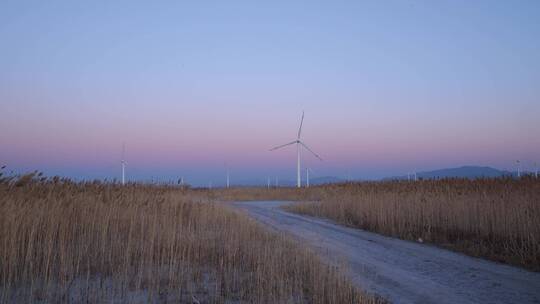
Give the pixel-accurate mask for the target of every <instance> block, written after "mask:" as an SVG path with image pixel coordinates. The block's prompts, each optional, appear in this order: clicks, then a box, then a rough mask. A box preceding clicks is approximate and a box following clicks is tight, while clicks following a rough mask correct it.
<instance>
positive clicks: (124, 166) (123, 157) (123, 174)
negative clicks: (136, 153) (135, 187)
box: [121, 143, 126, 185]
mask: <svg viewBox="0 0 540 304" xmlns="http://www.w3.org/2000/svg"><path fill="white" fill-rule="evenodd" d="M125 154H126V144H125V143H123V144H122V161H121V163H122V185H125V184H126V160H125V157H126V155H125Z"/></svg>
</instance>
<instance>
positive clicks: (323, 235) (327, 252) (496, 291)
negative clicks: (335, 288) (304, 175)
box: [234, 201, 540, 303]
mask: <svg viewBox="0 0 540 304" xmlns="http://www.w3.org/2000/svg"><path fill="white" fill-rule="evenodd" d="M283 204H288V202H273V201H264V202H263V201H259V202H238V203H235V204H234V205H235V206H236V207H237V208H240V209H242V210H245V211H247V213H248V214H249V215H250V216H252V217H253V218H255V219H256V220H258V221H260V222H262V223H263V224H266V225H268V226H269V227H271V228H273V229H276V230H278V231H284V232H287V233H290V234H292V235H293V236H295V237H297V239H299V240H301V241H303V242H307V243H308V244H310V245H311V246H313V247H315V248H316V249H318V251H319V252H320V253H321V255H323V256H326V258H331V259H333V260H335V259H336V257H340V258H342V259H343V260H344V261H346V262H347V264H348V266H349V272H350V276H351V278H352V279H353V280H354V282H355V283H356V284H358V285H359V286H360V287H361V288H362V289H364V290H366V291H368V292H371V293H376V294H378V295H381V296H383V297H384V298H386V299H388V300H390V301H391V302H393V303H540V273H533V272H529V271H526V270H523V269H519V268H515V267H511V266H507V265H503V264H498V263H494V262H490V261H486V260H482V259H477V258H472V257H468V256H465V255H462V254H459V253H454V252H451V251H448V250H444V249H440V248H436V247H434V246H430V245H424V244H420V243H415V242H409V241H403V240H398V239H395V238H390V237H385V236H381V235H379V234H376V233H371V232H367V231H364V230H359V229H353V228H347V227H344V226H340V225H337V224H334V223H333V222H331V221H329V220H324V219H318V218H312V217H307V216H300V215H297V214H293V213H289V212H286V211H284V210H282V209H281V208H279V207H280V206H281V205H283Z"/></svg>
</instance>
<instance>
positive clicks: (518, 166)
mask: <svg viewBox="0 0 540 304" xmlns="http://www.w3.org/2000/svg"><path fill="white" fill-rule="evenodd" d="M516 164H517V177H518V178H520V177H521V163H520V162H519V159H518V160H516Z"/></svg>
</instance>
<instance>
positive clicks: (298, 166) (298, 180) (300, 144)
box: [270, 112, 322, 188]
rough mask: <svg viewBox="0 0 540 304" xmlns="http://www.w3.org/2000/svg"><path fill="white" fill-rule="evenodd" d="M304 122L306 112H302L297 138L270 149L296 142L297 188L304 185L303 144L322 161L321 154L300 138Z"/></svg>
mask: <svg viewBox="0 0 540 304" xmlns="http://www.w3.org/2000/svg"><path fill="white" fill-rule="evenodd" d="M303 123H304V112H302V119H301V120H300V128H298V136H297V137H296V140H293V141H291V142H290V143H286V144H284V145H281V146H277V147H275V148H272V149H270V151H274V150H277V149H281V148H283V147H286V146H289V145H293V144H296V156H297V160H296V187H297V188H300V187H301V186H302V177H301V174H300V150H301V147H302V146H303V147H304V148H305V149H306V150H308V151H309V152H311V153H312V154H313V155H315V157H317V158H318V159H319V160H321V161H322V158H321V157H320V156H319V155H317V154H316V153H315V152H313V151H312V150H311V149H310V148H308V146H306V144H304V143H303V142H302V141H301V140H300V135H301V133H302V124H303Z"/></svg>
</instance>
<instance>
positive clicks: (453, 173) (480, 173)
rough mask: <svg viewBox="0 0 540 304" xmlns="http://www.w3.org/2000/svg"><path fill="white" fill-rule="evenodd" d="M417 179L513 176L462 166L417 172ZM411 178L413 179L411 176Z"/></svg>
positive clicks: (493, 170) (390, 178) (495, 170)
mask: <svg viewBox="0 0 540 304" xmlns="http://www.w3.org/2000/svg"><path fill="white" fill-rule="evenodd" d="M416 175H417V177H418V178H423V179H436V178H452V177H455V178H470V179H475V178H482V177H501V176H510V175H515V174H514V173H512V172H508V171H501V170H498V169H495V168H491V167H479V166H463V167H458V168H448V169H439V170H433V171H425V172H417V173H416ZM411 178H413V177H412V176H411ZM392 179H407V175H402V176H393V177H388V178H384V180H392Z"/></svg>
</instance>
